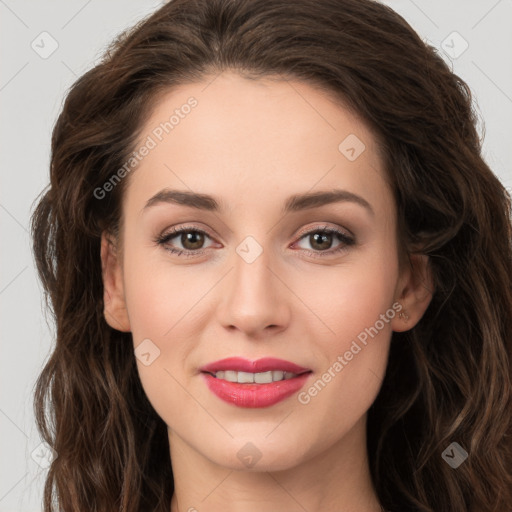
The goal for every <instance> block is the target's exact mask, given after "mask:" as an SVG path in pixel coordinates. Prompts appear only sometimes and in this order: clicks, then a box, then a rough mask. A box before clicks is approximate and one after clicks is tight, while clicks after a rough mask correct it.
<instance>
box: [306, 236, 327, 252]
mask: <svg viewBox="0 0 512 512" xmlns="http://www.w3.org/2000/svg"><path fill="white" fill-rule="evenodd" d="M319 238H320V239H321V241H320V243H318V239H319ZM331 238H332V235H331V234H329V233H314V234H313V235H311V236H310V239H312V240H313V243H311V247H314V248H316V249H320V250H321V249H329V246H330V245H331ZM325 241H327V247H326V246H325V244H324V246H322V242H325ZM315 246H316V247H315Z"/></svg>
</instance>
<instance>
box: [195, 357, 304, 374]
mask: <svg viewBox="0 0 512 512" xmlns="http://www.w3.org/2000/svg"><path fill="white" fill-rule="evenodd" d="M199 370H200V371H202V372H209V373H215V372H218V371H223V370H233V371H239V372H248V373H260V372H268V371H272V370H281V371H284V372H290V373H296V374H300V373H305V372H309V371H311V370H310V369H309V368H303V367H302V366H299V365H297V364H295V363H292V362H290V361H285V360H284V359H277V358H275V357H264V358H262V359H257V360H256V361H249V360H248V359H244V358H243V357H228V358H226V359H220V360H219V361H214V362H213V363H208V364H206V365H204V366H201V368H199Z"/></svg>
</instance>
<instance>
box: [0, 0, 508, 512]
mask: <svg viewBox="0 0 512 512" xmlns="http://www.w3.org/2000/svg"><path fill="white" fill-rule="evenodd" d="M162 3H163V2H162V1H158V0H137V1H135V0H130V1H127V0H106V1H105V0H104V1H101V2H100V1H99V0H88V1H87V0H66V1H65V0H53V1H51V2H50V1H36V0H31V1H30V0H0V24H1V29H0V38H1V45H0V54H1V57H0V62H1V66H0V69H1V75H0V103H1V113H2V118H1V119H2V122H1V127H0V130H1V132H0V145H1V150H0V159H1V167H0V168H1V187H0V223H1V224H0V225H1V230H2V238H1V247H2V259H1V265H0V304H1V315H2V316H1V321H2V324H1V325H2V329H1V350H2V354H1V357H0V512H11V511H12V512H14V511H16V512H29V511H39V510H41V505H40V502H41V496H42V488H43V482H44V477H45V474H46V469H45V467H44V466H45V463H44V462H45V460H48V458H49V457H50V456H51V454H49V453H48V451H47V450H46V451H45V449H44V447H43V448H41V447H40V443H41V440H40V438H39V436H38V434H37V430H36V428H35V422H34V417H33V413H32V393H33V386H34V383H35V380H36V377H37V375H38V373H39V372H40V370H41V368H42V366H43V364H44V362H45V360H46V359H47V357H48V355H49V352H50V349H51V347H52V332H53V330H52V328H49V326H48V325H47V322H46V319H45V315H44V312H43V303H42V294H41V287H40V285H39V282H38V280H37V276H36V270H35V267H34V262H33V258H32V254H31V250H30V244H31V241H30V237H29V218H30V214H31V212H32V208H33V203H34V200H35V198H36V197H37V195H38V194H39V193H40V192H41V190H42V189H43V188H44V186H45V185H46V183H47V180H48V166H49V150H50V137H51V130H52V128H53V125H54V122H55V120H56V117H57V115H58V113H59V111H60V108H61V105H62V101H63V98H64V96H65V94H66V91H67V89H68V88H69V87H70V86H71V84H72V83H73V82H74V81H75V80H76V79H77V77H78V76H80V75H81V74H82V73H84V72H85V71H86V70H87V69H89V68H90V67H91V66H92V65H93V64H94V63H96V62H97V61H98V59H99V57H100V55H101V53H102V51H103V49H104V48H105V45H106V44H107V43H108V42H110V41H111V40H112V39H113V38H114V36H115V35H116V34H117V33H119V32H120V31H121V30H122V29H124V28H125V27H128V26H130V25H132V24H133V23H134V22H136V21H137V20H138V19H140V18H141V17H143V16H145V15H147V14H149V13H150V12H153V11H154V10H155V9H156V8H158V7H159V6H161V5H162ZM384 3H386V4H388V5H390V6H391V7H392V8H394V9H395V10H396V11H398V12H399V13H400V14H402V15H403V16H404V17H405V18H406V19H407V20H408V21H409V23H410V24H411V25H412V26H413V28H415V29H416V30H417V31H418V33H419V34H420V35H421V36H422V37H423V39H424V40H428V41H429V42H430V43H431V44H433V45H434V46H436V47H438V48H440V49H441V51H442V49H443V48H444V49H445V50H446V51H447V52H448V53H450V54H451V57H450V56H448V55H445V58H446V60H447V62H450V63H451V65H452V66H453V70H454V71H455V72H456V73H457V74H458V75H459V76H461V77H462V78H463V79H464V80H465V81H466V82H467V83H468V84H469V86H470V88H471V89H472V91H473V93H474V98H475V101H476V103H477V108H478V111H479V112H480V117H481V119H482V122H483V121H485V128H486V136H485V140H484V157H485V159H486V161H487V162H488V163H489V164H490V166H491V167H492V168H493V169H494V171H495V172H496V174H497V175H498V176H499V177H500V178H501V179H502V181H503V182H504V183H505V184H506V186H507V187H508V188H509V189H512V163H511V162H512V137H511V135H512V30H511V29H510V26H511V22H512V0H469V1H468V0H456V1H453V0H435V1H432V0H430V1H427V0H414V1H413V0H387V1H385V2H384ZM45 31H46V32H48V33H49V34H50V35H51V38H53V39H54V40H55V41H56V42H57V43H58V48H57V49H56V50H55V51H54V53H52V54H51V55H50V56H48V57H47V58H42V57H41V56H40V53H44V52H45V51H46V52H48V51H49V50H50V49H51V44H52V41H51V39H50V38H49V36H46V35H43V36H41V35H40V34H41V33H42V32H45ZM453 32H457V33H458V35H457V34H455V35H454V34H453ZM443 41H444V42H443ZM465 41H466V42H467V44H468V48H467V49H466V50H465V51H464V52H463V53H461V52H462V50H464V48H465V46H466V43H465ZM32 45H34V46H35V47H36V48H38V52H39V53H37V52H36V51H35V50H34V49H33V48H32ZM459 54H460V55H459ZM43 56H45V57H46V55H43ZM397 86H399V84H397ZM482 122H481V123H480V125H479V128H480V131H481V132H482ZM48 318H50V317H48ZM50 327H52V326H50ZM38 447H39V448H38ZM36 461H38V462H36Z"/></svg>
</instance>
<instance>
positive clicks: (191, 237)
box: [181, 231, 204, 251]
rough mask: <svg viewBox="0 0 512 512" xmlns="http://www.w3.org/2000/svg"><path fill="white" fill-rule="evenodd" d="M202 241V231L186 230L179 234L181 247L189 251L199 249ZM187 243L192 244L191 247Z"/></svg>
mask: <svg viewBox="0 0 512 512" xmlns="http://www.w3.org/2000/svg"><path fill="white" fill-rule="evenodd" d="M203 242H204V236H203V234H202V233H199V232H198V231H187V232H186V233H182V235H181V243H182V245H183V247H185V249H188V250H191V251H194V250H196V249H199V248H200V246H201V245H202V243H203ZM189 244H192V247H190V246H188V245H189ZM196 245H198V246H199V247H196ZM187 246H188V247H187Z"/></svg>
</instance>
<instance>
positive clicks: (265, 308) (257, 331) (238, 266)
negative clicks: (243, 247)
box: [217, 247, 293, 338]
mask: <svg viewBox="0 0 512 512" xmlns="http://www.w3.org/2000/svg"><path fill="white" fill-rule="evenodd" d="M253 249H254V247H253ZM240 254H242V256H241V255H240ZM240 254H239V253H237V252H234V254H233V260H232V261H233V267H234V268H232V270H231V271H230V272H229V274H228V275H227V276H226V279H224V280H223V281H224V284H223V287H222V290H221V291H220V293H221V296H222V299H221V301H220V304H219V306H218V309H217V315H218V319H219V321H220V323H221V324H222V325H223V326H224V327H225V328H226V329H228V330H232V331H234V330H238V331H240V332H242V333H244V334H246V335H247V336H248V337H249V336H250V337H252V338H258V337H260V338H261V337H265V336H268V334H269V333H271V332H272V333H274V334H275V333H277V332H280V331H282V330H284V329H286V327H287V325H288V322H289V320H290V316H291V314H290V300H291V298H292V295H293V294H292V293H291V292H290V290H289V289H288V288H287V286H286V285H285V284H284V282H283V281H284V279H283V277H282V276H280V275H279V271H278V270H277V268H278V266H277V265H276V264H275V260H274V262H273V261H272V259H273V258H272V256H271V254H270V252H269V251H266V250H263V252H261V254H259V256H257V258H256V259H254V261H251V259H250V258H245V257H244V253H243V252H240Z"/></svg>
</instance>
